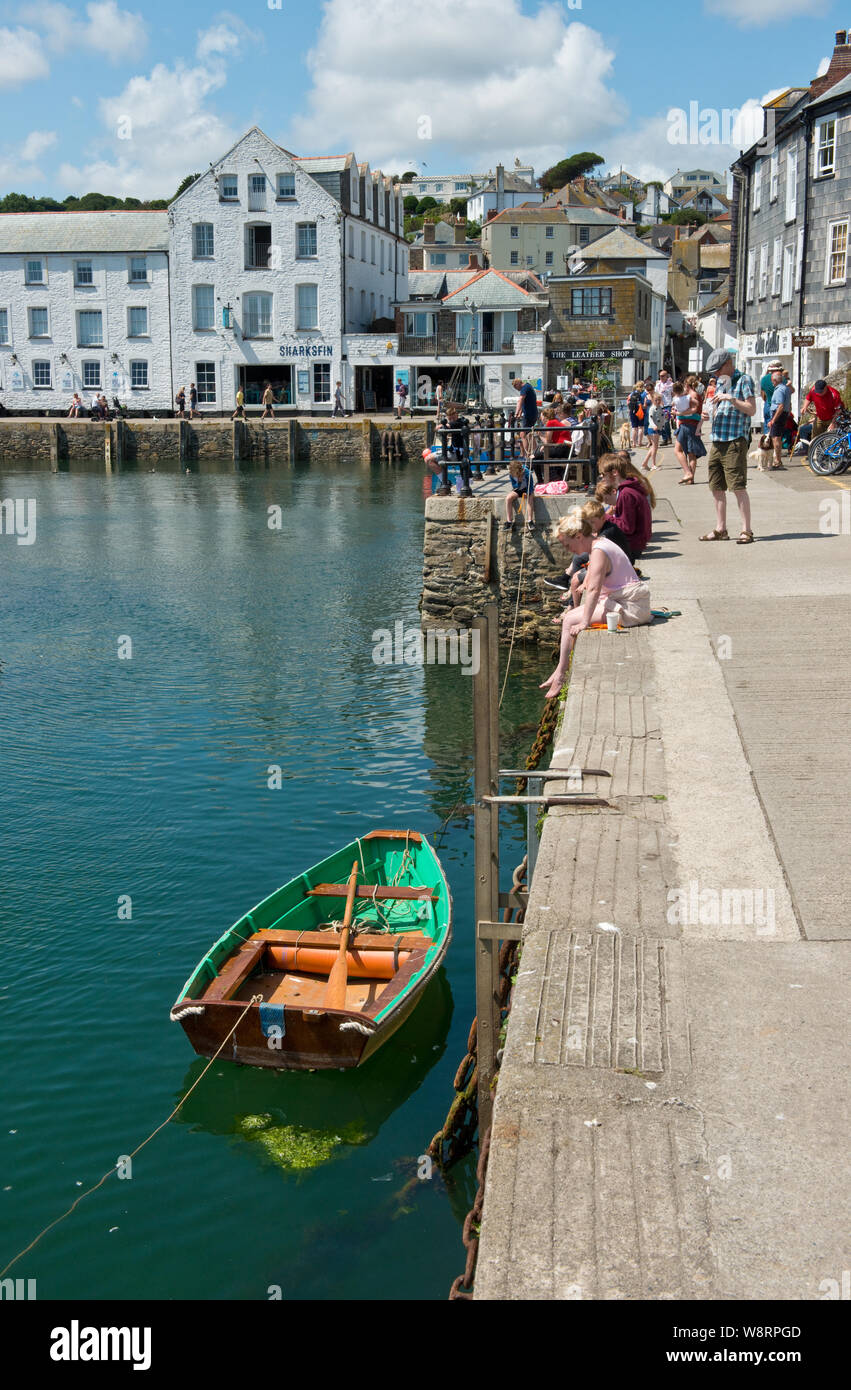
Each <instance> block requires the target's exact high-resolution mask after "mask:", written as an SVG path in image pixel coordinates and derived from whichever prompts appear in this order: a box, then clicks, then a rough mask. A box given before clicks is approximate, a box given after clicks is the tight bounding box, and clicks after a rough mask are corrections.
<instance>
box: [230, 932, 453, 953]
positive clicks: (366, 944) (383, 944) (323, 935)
mask: <svg viewBox="0 0 851 1390" xmlns="http://www.w3.org/2000/svg"><path fill="white" fill-rule="evenodd" d="M258 938H260V939H262V941H263V942H264V943H265V945H267V946H295V945H296V944H298V945H300V946H331V947H333V948H335V949H339V945H340V936H339V933H338V932H334V931H310V930H308V931H291V930H286V929H279V928H276V927H267V928H266V929H265V930H264V931H260V932H258V933H257V937H252V938H251V939H252V941H253V940H256V939H258ZM431 944H432V939H431V937H430V936H427V935H426V933H425V932H419V931H417V932H382V933H376V932H357V933H356V934H355V935H354V936H353V937H352V939H351V947H352V949H353V950H357V951H366V950H370V951H395V950H396V949H397V948H398V949H399V950H400V951H406V950H407V951H410V950H413V949H415V948H417V947H423V946H425V947H426V948H427V947H429V946H430V945H431Z"/></svg>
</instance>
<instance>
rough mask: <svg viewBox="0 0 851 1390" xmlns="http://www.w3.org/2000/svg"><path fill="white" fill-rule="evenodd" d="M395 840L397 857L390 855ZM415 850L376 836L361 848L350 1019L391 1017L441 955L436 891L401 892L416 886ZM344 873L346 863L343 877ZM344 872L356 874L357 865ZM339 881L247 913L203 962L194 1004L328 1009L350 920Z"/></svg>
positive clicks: (298, 890)
mask: <svg viewBox="0 0 851 1390" xmlns="http://www.w3.org/2000/svg"><path fill="white" fill-rule="evenodd" d="M394 838H395V839H397V840H399V848H398V850H397V849H396V848H395V847H393V848H392V849H390V848H389V846H388V843H387V841H388V840H391V839H394ZM409 840H410V841H419V840H420V837H419V836H414V835H413V834H411V835H410V836H409V839H405V837H404V836H398V835H395V836H391V835H390V833H388V832H380V831H378V832H372V834H371V835H369V836H365V837H364V839H363V844H362V856H363V857H362V869H363V871H362V873H361V874H359V876H358V888H357V896H356V899H355V913H354V927H353V932H352V936H351V939H350V942H349V949H348V951H347V954H346V960H347V966H348V979H347V983H346V996H345V1001H346V1002H345V1006H344V1007H345V1009H346V1010H347V1011H352V1012H357V1013H364V1014H366V1015H370V1014H374V1013H375V1012H377V1011H378V1010H381V1009H383V1008H385V1007H386V1005H387V1004H388V1003H389V1002H391V1001H392V999H393V998H394V997H396V996H398V995H399V994H400V993H402V992H404V990H405V988H406V987H407V985H408V983H409V982H410V981H411V979H413V977H414V976H415V975H416V974H417V973H418V972H419V971H420V970H421V969H422V967H423V965H424V964H425V962H426V957H427V955H428V952H429V950H430V949H431V948H433V947H434V946H435V942H436V939H437V936H438V934H439V928H438V918H437V912H436V904H437V902H438V896H439V895H438V891H437V888H438V885H437V884H430V883H421V882H420V883H418V882H416V881H414V882H410V881H408V882H407V883H405V882H402V883H397V882H396V879H397V878H408V879H409V880H410V878H411V877H414V878H415V879H416V869H415V867H414V865H413V864H412V863H411V859H412V855H411V849H412V848H413V845H412V844H411V843H409ZM370 841H377V842H378V843H377V844H373V845H370V843H369V842H370ZM370 851H372V853H370ZM333 864H334V861H333V860H331V861H325V862H324V864H323V865H322V866H319V867H321V868H323V869H324V870H326V871H327V870H329V868H331V867H332V865H333ZM343 865H344V860H341V863H340V869H341V870H342V868H343ZM345 867H346V870H348V869H350V868H351V863H349V864H348V865H346V866H345ZM334 878H335V880H336V881H333V882H328V881H322V882H310V881H309V878H308V875H302V878H301V879H297V880H294V881H293V883H291V884H288V885H287V886H286V887H285V888H284V889H282V890H280V892H279V893H277V894H273V895H272V897H271V898H268V899H266V901H265V902H264V903H262V904H260V905H259V907H257V908H255V909H253V911H252V912H249V913H247V914H246V916H245V917H244V918H243V919H242V920H241V921H239V922H237V923H236V925H235V926H234V927H232V928H231V930H230V932H229V933H227V934H226V937H225V938H223V939H222V941H221V942H220V943H217V948H216V949H215V951H214V952H211V953H210V954H209V955H208V956H207V957H205V959H204V960H203V961H202V962H201V964H200V966H199V967H198V970H197V971H196V974H195V977H194V978H193V983H194V985H195V988H194V989H193V991H192V997H193V998H195V999H198V1000H201V1001H203V1002H204V1003H207V1004H212V1003H231V1002H232V1003H234V1004H240V1003H248V1002H249V1001H250V1000H251V998H252V997H255V996H257V995H260V996H262V1000H263V1002H264V1003H266V1004H276V1005H281V1004H283V1005H290V1006H295V1007H297V1008H301V1009H305V1010H313V1009H320V1008H321V1006H322V1002H323V999H324V997H325V993H326V990H327V988H328V977H329V974H330V972H331V969H332V967H333V965H334V962H335V960H336V959H337V956H338V955H339V948H340V936H339V931H338V928H339V921H338V919H337V912H338V911H339V914H340V916H342V911H343V906H344V901H345V896H346V891H347V883H346V882H345V878H344V874H343V873H342V872H338V873H336V874H335V875H334Z"/></svg>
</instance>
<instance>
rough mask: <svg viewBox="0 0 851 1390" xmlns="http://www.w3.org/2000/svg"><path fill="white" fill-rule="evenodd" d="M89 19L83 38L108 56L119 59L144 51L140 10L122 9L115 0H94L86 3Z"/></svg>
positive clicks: (144, 31) (89, 44)
mask: <svg viewBox="0 0 851 1390" xmlns="http://www.w3.org/2000/svg"><path fill="white" fill-rule="evenodd" d="M86 14H87V15H88V16H89V23H88V25H87V27H86V33H85V38H84V42H85V43H86V44H87V45H88V46H89V47H90V48H95V49H97V50H98V52H101V53H105V54H106V55H107V57H108V58H112V59H113V60H115V61H118V59H119V58H129V57H131V56H133V55H135V54H139V53H141V51H142V49H143V48H144V47H145V44H146V42H147V32H146V29H145V21H144V20H143V18H142V16H141V15H140V14H132V13H131V12H130V11H129V10H120V9H119V8H118V6H117V4H116V3H115V0H95V3H94V4H91V5H87V6H86Z"/></svg>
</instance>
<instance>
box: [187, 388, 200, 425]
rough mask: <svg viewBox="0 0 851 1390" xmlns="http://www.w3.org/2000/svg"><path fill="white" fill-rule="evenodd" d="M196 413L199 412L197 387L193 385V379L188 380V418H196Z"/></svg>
mask: <svg viewBox="0 0 851 1390" xmlns="http://www.w3.org/2000/svg"><path fill="white" fill-rule="evenodd" d="M198 413H199V412H198V387H197V386H196V385H195V382H194V381H193V382H190V384H189V418H190V420H197V418H198Z"/></svg>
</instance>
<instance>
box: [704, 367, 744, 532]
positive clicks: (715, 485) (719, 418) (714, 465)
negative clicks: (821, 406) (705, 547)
mask: <svg viewBox="0 0 851 1390" xmlns="http://www.w3.org/2000/svg"><path fill="white" fill-rule="evenodd" d="M706 371H707V372H708V373H709V375H710V376H714V377H717V378H720V377H727V378H731V377H733V359H732V357H731V356H730V351H729V349H728V348H716V350H715V352H713V353H710V356H709V361H708V362H707V364H706ZM712 411H713V414H712V448H711V449H710V451H709V460H708V465H707V466H708V469H709V486H710V488H711V489H712V496H713V497H714V498H715V522H716V524H715V530H714V531H709V532H708V533H707V534H706V535H705V536H701V537H700V539H701V540H702V541H727V540H729V539H730V537H729V535H728V533H727V493H728V492H733V493H735V495H736V501H737V502H738V504H739V514H740V516H741V518H742V529H741V532H740V534H739V537H738V541H737V544H738V545H752V544H753V531H752V530H751V503H750V498H749V497H748V447H749V445H750V438H751V420H752V419H753V417H754V415H755V414H756V393H755V391H754V384H753V377H751V376H748V374H747V373H746V372H744V373H738V372H737V373H736V374H735V378H734V380H733V384H732V387H731V389H730V390H729V391H718V392H716V394H715V395H714V396H713V398H712Z"/></svg>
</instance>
